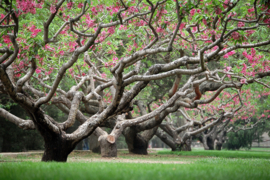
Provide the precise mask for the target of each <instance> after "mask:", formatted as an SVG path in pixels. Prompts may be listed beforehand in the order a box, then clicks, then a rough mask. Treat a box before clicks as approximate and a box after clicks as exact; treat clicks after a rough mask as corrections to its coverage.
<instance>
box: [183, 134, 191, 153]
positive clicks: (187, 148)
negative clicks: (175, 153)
mask: <svg viewBox="0 0 270 180" xmlns="http://www.w3.org/2000/svg"><path fill="white" fill-rule="evenodd" d="M191 142H192V138H191V137H190V138H188V139H187V140H186V142H185V143H184V144H183V145H182V148H181V150H182V151H191Z"/></svg>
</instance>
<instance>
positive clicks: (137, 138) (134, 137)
mask: <svg viewBox="0 0 270 180" xmlns="http://www.w3.org/2000/svg"><path fill="white" fill-rule="evenodd" d="M124 134H125V139H126V143H127V145H128V150H129V153H134V154H144V155H147V154H148V153H147V148H148V141H146V140H145V139H144V138H143V137H142V136H141V135H140V134H138V133H136V132H135V130H133V129H132V128H127V129H126V130H125V133H124Z"/></svg>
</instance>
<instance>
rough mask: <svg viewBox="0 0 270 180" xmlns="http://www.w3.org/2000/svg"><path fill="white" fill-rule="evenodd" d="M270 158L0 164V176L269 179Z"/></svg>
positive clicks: (30, 179) (25, 179) (104, 179)
mask: <svg viewBox="0 0 270 180" xmlns="http://www.w3.org/2000/svg"><path fill="white" fill-rule="evenodd" d="M269 168H270V161H269V160H262V159H225V158H208V159H200V160H197V161H195V162H193V163H190V164H140V163H133V164H132V163H108V162H107V163H100V162H99V163H97V162H95V163H93V162H92V163H56V162H52V163H44V162H16V163H10V162H9V163H0V179H1V180H2V179H3V180H8V179H19V180H34V179H35V180H36V179H39V180H40V179H65V180H66V179H75V180H77V179H91V180H92V179H93V180H95V179H102V180H107V179H108V180H112V179H117V180H119V179H125V180H132V179H147V180H151V179H163V180H166V179H168V180H171V179H189V180H192V179H196V180H197V179H200V180H203V179H207V180H208V179H215V180H217V179H226V180H230V179H232V180H235V179H237V180H239V179H260V180H261V179H268V180H269V178H270V171H269Z"/></svg>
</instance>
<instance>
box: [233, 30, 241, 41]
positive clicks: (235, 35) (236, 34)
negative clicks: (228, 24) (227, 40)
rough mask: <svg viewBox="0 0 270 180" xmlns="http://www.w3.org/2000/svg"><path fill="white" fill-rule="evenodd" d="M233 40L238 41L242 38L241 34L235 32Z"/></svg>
mask: <svg viewBox="0 0 270 180" xmlns="http://www.w3.org/2000/svg"><path fill="white" fill-rule="evenodd" d="M232 38H233V39H235V40H237V39H239V38H240V34H239V33H238V32H233V33H232Z"/></svg>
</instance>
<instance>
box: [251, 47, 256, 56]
mask: <svg viewBox="0 0 270 180" xmlns="http://www.w3.org/2000/svg"><path fill="white" fill-rule="evenodd" d="M255 55H256V50H255V49H254V48H251V56H253V57H254V56H255Z"/></svg>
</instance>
